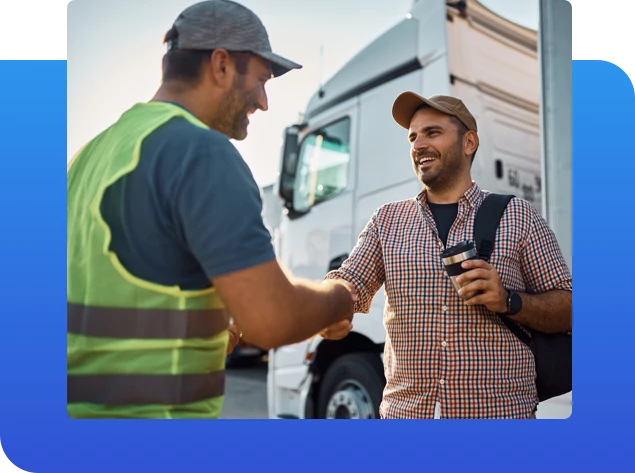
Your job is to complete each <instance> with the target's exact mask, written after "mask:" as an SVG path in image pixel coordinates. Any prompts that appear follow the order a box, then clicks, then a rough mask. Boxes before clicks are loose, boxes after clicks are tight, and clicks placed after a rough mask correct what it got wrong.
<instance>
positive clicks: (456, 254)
mask: <svg viewBox="0 0 635 473" xmlns="http://www.w3.org/2000/svg"><path fill="white" fill-rule="evenodd" d="M470 259H478V252H477V251H476V245H475V243H474V242H473V241H462V242H461V243H459V244H458V245H456V246H453V247H451V248H447V249H446V250H445V251H444V252H443V253H441V261H442V262H443V266H445V272H446V273H447V274H448V276H449V277H450V280H451V281H452V285H453V286H454V289H456V290H457V292H458V290H459V289H461V288H462V287H463V286H465V284H467V283H469V282H470V281H467V282H466V283H464V284H463V285H461V284H459V283H457V282H456V278H457V277H458V276H460V275H461V274H463V273H464V272H465V271H467V270H466V269H464V268H463V267H461V263H463V261H466V260H470ZM473 295H474V294H466V295H465V296H463V297H464V298H465V299H469V298H470V297H472V296H473Z"/></svg>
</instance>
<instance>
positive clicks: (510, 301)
mask: <svg viewBox="0 0 635 473" xmlns="http://www.w3.org/2000/svg"><path fill="white" fill-rule="evenodd" d="M507 293H508V295H507V312H504V313H503V314H501V315H509V316H513V315H516V314H518V312H520V310H521V309H522V308H523V300H522V299H521V298H520V296H519V295H518V294H517V293H515V292H514V291H507Z"/></svg>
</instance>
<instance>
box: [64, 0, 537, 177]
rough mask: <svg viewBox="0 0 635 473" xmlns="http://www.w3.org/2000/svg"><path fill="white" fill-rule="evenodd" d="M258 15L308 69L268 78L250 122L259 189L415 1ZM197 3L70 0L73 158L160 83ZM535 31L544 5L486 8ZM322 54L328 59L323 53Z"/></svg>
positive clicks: (489, 1) (248, 157) (261, 7)
mask: <svg viewBox="0 0 635 473" xmlns="http://www.w3.org/2000/svg"><path fill="white" fill-rule="evenodd" d="M237 1H238V3H241V4H243V5H245V6H246V7H248V8H250V9H251V10H253V11H254V13H256V14H257V15H258V16H259V17H260V19H261V20H262V22H263V24H264V25H265V27H266V29H267V32H268V34H269V40H270V42H271V46H272V49H273V51H274V52H276V53H277V54H280V55H282V56H284V57H287V58H288V59H291V60H293V61H295V62H298V63H300V64H302V66H303V68H302V69H300V70H294V71H290V72H288V73H287V74H285V75H284V76H282V77H279V78H275V79H272V80H270V81H269V82H268V83H267V86H266V91H267V95H268V98H269V110H268V111H267V112H262V111H258V112H256V113H255V114H254V115H253V116H252V117H250V122H251V123H250V125H249V128H248V136H247V138H246V139H245V140H243V141H240V142H237V141H234V140H232V142H233V143H234V145H235V146H236V148H238V150H239V151H240V152H241V154H242V156H243V158H244V159H245V161H246V162H247V164H248V165H249V167H250V168H251V170H252V173H253V174H254V177H255V178H256V181H257V182H258V183H259V184H260V185H261V186H262V185H267V184H270V183H272V182H273V181H274V180H275V179H276V176H277V173H278V162H279V158H280V148H281V146H282V135H283V132H284V128H285V127H286V126H288V125H290V124H292V123H295V122H296V121H297V119H298V116H299V114H300V113H301V112H302V110H303V109H304V108H305V107H306V105H307V104H308V102H309V99H310V98H311V96H312V95H313V93H314V92H315V91H316V90H317V88H318V86H319V84H320V80H322V82H325V81H327V80H328V79H329V78H330V77H332V76H333V74H335V72H336V71H337V70H338V69H339V68H340V67H342V66H343V65H344V64H346V62H348V61H349V60H350V59H351V58H352V57H353V56H354V55H355V54H356V53H358V52H359V51H361V50H362V49H363V48H364V47H365V46H366V45H367V44H368V43H370V42H371V41H373V40H374V39H376V38H377V37H378V36H380V35H381V34H383V33H384V32H385V31H387V30H388V29H389V28H391V27H392V26H394V25H395V24H397V23H398V22H400V21H401V20H403V19H404V18H405V17H406V14H407V13H408V11H409V9H410V7H411V6H412V0H366V1H364V2H360V1H359V0H320V1H318V0H237ZM194 3H196V0H169V1H168V0H164V1H157V0H73V1H72V2H70V3H69V6H68V23H67V25H68V26H67V28H68V36H67V43H68V56H67V57H68V153H67V160H70V159H71V158H72V157H73V155H74V154H75V153H76V152H77V150H78V149H79V148H80V147H81V146H83V145H84V144H85V143H86V142H88V141H89V140H90V139H92V138H93V137H94V136H95V135H97V134H98V133H100V132H101V131H103V130H104V129H105V128H107V127H108V126H110V125H111V124H112V123H114V122H115V121H116V120H117V119H118V118H119V116H121V114H122V113H123V112H124V111H126V110H127V109H128V108H130V107H131V106H132V105H134V104H135V103H138V102H146V101H148V100H150V99H151V98H152V96H153V95H154V93H155V92H156V90H157V89H158V87H159V85H160V82H161V58H162V56H163V54H164V53H165V46H164V45H163V43H162V42H163V36H164V34H165V32H166V31H168V30H169V29H170V27H171V25H172V23H173V21H174V19H175V18H176V17H177V16H178V14H179V13H180V12H181V11H182V10H184V9H185V8H187V7H188V6H190V5H192V4H194ZM481 3H482V4H484V5H485V6H487V7H488V8H490V9H491V10H492V11H494V12H496V13H498V14H500V15H502V16H505V17H507V18H509V19H510V20H512V21H515V22H517V23H519V24H521V25H523V26H527V27H530V28H536V27H537V24H538V0H515V1H513V2H510V1H509V0H482V1H481ZM321 49H322V51H323V55H322V56H321V55H320V50H321Z"/></svg>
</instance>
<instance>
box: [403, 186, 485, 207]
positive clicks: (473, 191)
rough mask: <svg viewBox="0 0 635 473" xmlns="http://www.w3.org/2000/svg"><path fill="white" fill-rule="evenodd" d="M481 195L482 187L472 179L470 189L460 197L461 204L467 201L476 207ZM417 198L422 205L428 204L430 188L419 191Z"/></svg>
mask: <svg viewBox="0 0 635 473" xmlns="http://www.w3.org/2000/svg"><path fill="white" fill-rule="evenodd" d="M480 196H481V189H480V187H479V186H478V184H477V183H476V182H474V181H472V185H471V186H470V188H469V189H468V190H466V191H465V193H464V194H463V195H462V196H461V198H460V199H459V204H460V203H461V202H466V203H467V204H468V205H469V206H470V207H472V208H474V207H475V205H476V204H477V203H478V200H479V198H480ZM415 200H416V201H417V202H419V204H421V205H424V204H425V205H426V206H427V204H428V189H427V188H426V187H424V188H423V190H422V191H421V192H419V194H418V195H417V197H415Z"/></svg>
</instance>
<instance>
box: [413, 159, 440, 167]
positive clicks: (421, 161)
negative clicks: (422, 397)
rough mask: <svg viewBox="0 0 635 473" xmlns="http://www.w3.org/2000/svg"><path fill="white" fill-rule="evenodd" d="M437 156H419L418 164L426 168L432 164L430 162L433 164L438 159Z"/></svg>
mask: <svg viewBox="0 0 635 473" xmlns="http://www.w3.org/2000/svg"><path fill="white" fill-rule="evenodd" d="M436 159H437V158H432V157H429V156H426V157H423V158H419V159H418V160H417V164H418V165H419V168H425V167H428V166H430V164H432V163H433V162H434V161H436Z"/></svg>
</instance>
